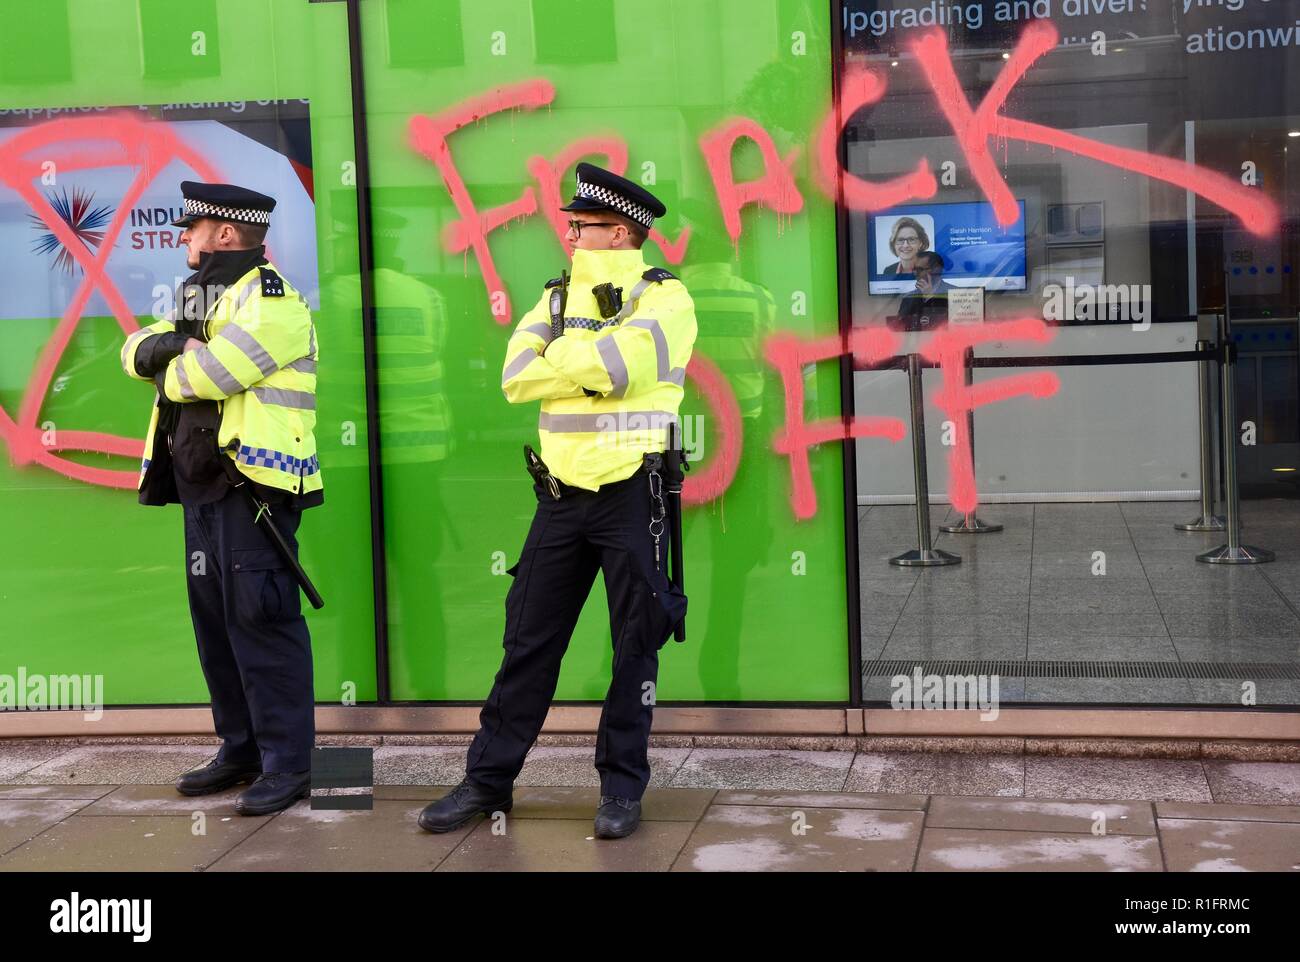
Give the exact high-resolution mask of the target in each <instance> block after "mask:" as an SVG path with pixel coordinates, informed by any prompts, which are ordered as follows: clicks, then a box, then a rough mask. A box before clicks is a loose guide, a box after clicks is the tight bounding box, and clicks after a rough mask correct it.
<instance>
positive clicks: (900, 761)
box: [844, 752, 1025, 797]
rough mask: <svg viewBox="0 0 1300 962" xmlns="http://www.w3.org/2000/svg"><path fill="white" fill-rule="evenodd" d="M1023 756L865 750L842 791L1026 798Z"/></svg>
mask: <svg viewBox="0 0 1300 962" xmlns="http://www.w3.org/2000/svg"><path fill="white" fill-rule="evenodd" d="M1024 765H1025V760H1024V758H1023V757H1020V756H1016V755H980V754H969V753H966V752H898V753H888V754H882V753H873V752H863V753H861V754H859V755H858V757H857V758H855V759H854V760H853V768H852V770H851V771H850V772H849V778H848V781H847V782H846V783H845V785H844V790H845V791H849V792H882V793H895V792H897V793H902V794H913V795H997V796H1002V797H1019V796H1021V795H1023V794H1024V779H1025V773H1024Z"/></svg>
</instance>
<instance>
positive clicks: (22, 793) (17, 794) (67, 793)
mask: <svg viewBox="0 0 1300 962" xmlns="http://www.w3.org/2000/svg"><path fill="white" fill-rule="evenodd" d="M116 789H117V786H116V785H0V798H84V799H87V800H91V801H93V800H94V799H96V798H101V797H102V796H104V795H107V794H108V793H109V792H111V791H115V790H116Z"/></svg>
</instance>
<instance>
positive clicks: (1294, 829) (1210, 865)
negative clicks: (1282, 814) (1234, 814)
mask: <svg viewBox="0 0 1300 962" xmlns="http://www.w3.org/2000/svg"><path fill="white" fill-rule="evenodd" d="M1160 838H1161V841H1162V843H1163V845H1164V851H1165V864H1166V865H1167V866H1168V867H1169V871H1171V872H1300V825H1297V824H1282V823H1278V822H1245V821H1238V820H1233V821H1229V820H1208V819H1177V818H1171V819H1166V818H1161V819H1160Z"/></svg>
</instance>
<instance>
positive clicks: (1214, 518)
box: [1174, 341, 1224, 531]
mask: <svg viewBox="0 0 1300 962" xmlns="http://www.w3.org/2000/svg"><path fill="white" fill-rule="evenodd" d="M1211 347H1213V344H1212V343H1211V342H1210V341H1197V342H1196V349H1197V350H1198V351H1208V350H1209V349H1210V348H1211ZM1197 364H1198V367H1199V377H1200V379H1199V380H1198V381H1197V391H1196V395H1197V400H1198V401H1199V402H1200V404H1199V411H1200V415H1199V416H1200V419H1201V420H1200V424H1201V513H1200V516H1199V517H1197V519H1196V520H1195V521H1185V522H1183V523H1181V524H1176V525H1174V527H1175V528H1177V529H1178V530H1179V531H1222V530H1223V529H1224V523H1223V519H1222V518H1221V517H1219V516H1218V515H1216V514H1215V513H1214V460H1215V458H1214V440H1213V436H1212V434H1211V425H1210V362H1209V360H1203V361H1199V362H1197Z"/></svg>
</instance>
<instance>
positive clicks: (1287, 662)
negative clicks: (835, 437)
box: [858, 499, 1300, 707]
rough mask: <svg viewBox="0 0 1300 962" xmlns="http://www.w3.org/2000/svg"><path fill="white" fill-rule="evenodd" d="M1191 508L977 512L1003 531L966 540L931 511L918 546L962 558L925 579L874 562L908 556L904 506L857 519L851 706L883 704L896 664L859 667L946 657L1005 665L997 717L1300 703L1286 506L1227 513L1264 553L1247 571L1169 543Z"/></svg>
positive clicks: (1199, 538)
mask: <svg viewBox="0 0 1300 962" xmlns="http://www.w3.org/2000/svg"><path fill="white" fill-rule="evenodd" d="M1198 507H1199V505H1198V503H1196V502H1187V501H1179V502H1131V501H1130V502H1092V503H1041V504H990V505H984V506H981V507H980V509H979V512H978V513H979V516H980V518H981V519H982V520H984V521H986V522H989V523H1000V524H1002V525H1004V528H1003V530H1002V531H1000V532H995V533H990V534H978V535H969V534H946V533H942V532H940V531H939V525H941V524H944V523H951V522H954V521H956V520H957V516H956V514H955V513H954V512H952V511H951V509H950V508H948V507H947V506H946V505H935V506H933V508H932V511H931V518H932V522H931V523H932V525H933V531H934V546H935V547H936V548H941V549H943V550H945V551H949V552H952V553H954V554H958V555H960V556H961V559H962V560H961V563H960V564H956V565H950V566H946V567H933V568H903V567H896V566H894V565H890V564H889V563H888V559H889V558H890V557H892V556H894V555H897V554H900V553H902V552H903V551H905V550H908V549H910V548H915V547H916V513H915V508H914V507H912V506H910V505H880V506H870V507H865V506H864V507H860V508H859V511H858V519H859V524H858V527H859V532H860V550H861V558H860V564H861V572H860V574H861V594H862V632H863V659H864V662H865V668H864V679H863V682H864V694H865V697H866V698H867V699H868V700H869V701H888V700H889V698H890V695H891V693H892V691H893V687H892V683H891V677H892V676H893V675H895V674H896V672H897V665H888V664H874V665H873V662H877V661H880V662H893V661H907V662H909V663H910V662H913V661H915V662H920V663H922V664H925V663H930V662H936V661H941V660H946V659H962V660H971V661H975V662H980V661H989V662H993V661H1008V660H1009V661H1012V662H1015V663H1017V665H1013V666H1006V665H1003V666H998V667H1000V668H1001V669H1002V673H1001V675H1000V678H999V690H1000V702H1001V704H1004V705H1005V704H1013V703H1015V702H1028V703H1035V704H1046V703H1062V704H1083V703H1095V704H1133V705H1187V704H1203V705H1223V706H1235V707H1240V706H1241V705H1243V704H1248V703H1249V701H1248V700H1247V701H1243V699H1250V698H1253V699H1254V704H1256V705H1259V706H1280V705H1289V706H1294V705H1300V501H1295V500H1281V499H1277V500H1268V501H1246V502H1243V504H1242V518H1243V522H1242V524H1243V527H1242V541H1243V543H1246V544H1251V545H1255V546H1258V547H1261V548H1268V549H1270V550H1272V551H1274V552H1275V553H1276V555H1277V560H1276V561H1274V562H1272V563H1269V564H1261V565H1239V566H1227V565H1209V564H1204V563H1201V562H1198V561H1197V560H1196V556H1197V555H1198V554H1200V553H1201V552H1204V551H1207V550H1209V549H1211V548H1214V547H1216V546H1218V545H1220V544H1222V543H1224V541H1225V540H1226V537H1225V535H1224V534H1223V533H1222V532H1216V533H1188V532H1182V531H1177V530H1175V529H1174V527H1173V525H1174V523H1175V522H1180V521H1190V520H1192V519H1193V518H1195V517H1196V515H1197V513H1198ZM1103 564H1104V567H1102V565H1103ZM1103 572H1104V573H1103ZM1050 662H1074V663H1076V664H1074V665H1070V666H1065V667H1064V668H1062V667H1060V666H1052V665H1048V664H1045V663H1050ZM1105 662H1129V663H1134V664H1133V665H1132V666H1131V667H1130V668H1129V669H1127V670H1126V669H1125V667H1124V666H1123V665H1121V666H1106V665H1098V664H1097V663H1105ZM1139 663H1156V664H1155V666H1154V667H1153V666H1150V665H1143V664H1139ZM1089 664H1091V665H1092V666H1093V667H1091V668H1090V667H1088V666H1089ZM1207 665H1208V666H1210V667H1206V666H1207ZM1017 666H1019V668H1020V670H1019V672H1017V671H1016V667H1017ZM1008 668H1009V669H1010V670H1007V669H1008ZM971 670H978V669H971ZM940 673H942V670H941V669H940ZM1089 674H1093V675H1096V676H1097V677H1087V675H1089Z"/></svg>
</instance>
